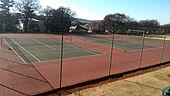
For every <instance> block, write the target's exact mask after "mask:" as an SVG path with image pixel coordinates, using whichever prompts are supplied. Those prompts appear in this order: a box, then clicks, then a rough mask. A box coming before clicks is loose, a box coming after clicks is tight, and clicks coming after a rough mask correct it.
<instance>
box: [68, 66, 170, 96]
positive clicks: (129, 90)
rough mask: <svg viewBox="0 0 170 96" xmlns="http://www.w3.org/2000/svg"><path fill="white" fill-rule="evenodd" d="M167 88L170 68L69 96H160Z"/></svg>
mask: <svg viewBox="0 0 170 96" xmlns="http://www.w3.org/2000/svg"><path fill="white" fill-rule="evenodd" d="M167 86H170V66H169V67H165V68H161V69H159V70H156V71H153V72H149V73H146V74H142V75H138V76H134V77H131V78H126V79H123V80H118V81H115V82H111V83H107V84H103V85H101V86H97V87H93V88H87V89H84V90H81V91H78V92H75V93H72V94H69V95H67V96H160V95H161V89H163V88H165V87H167Z"/></svg>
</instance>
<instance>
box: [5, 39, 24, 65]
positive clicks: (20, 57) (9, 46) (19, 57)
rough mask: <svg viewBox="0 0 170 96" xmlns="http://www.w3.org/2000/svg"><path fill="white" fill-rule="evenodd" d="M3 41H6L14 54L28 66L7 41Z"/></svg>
mask: <svg viewBox="0 0 170 96" xmlns="http://www.w3.org/2000/svg"><path fill="white" fill-rule="evenodd" d="M2 39H3V38H2ZM3 40H4V41H5V43H6V44H7V45H8V46H9V47H10V48H11V49H12V51H14V53H15V54H16V55H17V56H18V57H19V58H20V59H21V60H22V61H23V62H24V63H25V64H27V63H26V61H25V60H24V59H23V58H22V57H21V56H20V55H19V54H18V53H17V52H16V51H15V50H14V49H13V48H12V47H11V45H10V44H8V42H7V41H6V40H5V39H3Z"/></svg>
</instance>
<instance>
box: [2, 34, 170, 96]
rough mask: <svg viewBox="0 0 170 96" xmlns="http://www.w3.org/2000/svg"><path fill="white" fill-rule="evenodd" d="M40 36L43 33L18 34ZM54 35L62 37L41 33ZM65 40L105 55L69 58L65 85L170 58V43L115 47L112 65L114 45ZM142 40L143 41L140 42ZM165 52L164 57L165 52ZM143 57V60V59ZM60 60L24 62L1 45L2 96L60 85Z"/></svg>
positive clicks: (45, 90)
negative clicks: (133, 48) (143, 47)
mask: <svg viewBox="0 0 170 96" xmlns="http://www.w3.org/2000/svg"><path fill="white" fill-rule="evenodd" d="M17 35H18V36H22V35H38V36H39V35H40V34H17ZM41 35H42V36H49V37H52V38H60V36H57V35H48V34H41ZM64 38H67V39H65V42H69V43H72V44H75V45H78V46H82V47H85V48H89V49H93V50H96V51H99V52H102V53H104V54H99V55H94V56H86V57H81V58H68V59H64V61H63V70H62V82H61V84H62V87H66V86H70V85H74V84H78V83H82V82H86V81H90V80H95V79H98V78H102V77H106V76H108V75H109V69H111V72H110V73H111V75H113V74H118V73H122V72H127V71H131V70H135V69H138V68H139V67H141V68H143V67H148V66H152V65H156V64H160V61H161V60H162V62H167V61H169V60H170V54H169V53H170V46H169V45H165V46H164V50H163V47H158V48H154V49H148V50H144V51H143V54H142V55H143V57H142V58H140V56H141V51H127V52H124V50H122V49H119V48H114V49H113V57H112V63H111V68H110V55H111V54H110V50H111V47H110V46H105V45H102V44H98V43H89V42H83V40H79V39H75V38H74V39H73V40H72V42H70V40H69V39H68V38H70V37H69V36H65V37H64ZM139 43H140V42H139ZM162 51H163V52H164V54H163V58H161V54H162V53H161V52H162ZM140 60H141V62H140ZM60 64H61V62H60V60H53V61H47V62H39V63H33V65H28V64H24V63H23V62H22V61H21V59H20V58H19V57H18V56H17V55H16V54H15V53H14V52H13V51H12V50H7V48H4V47H0V95H2V96H23V95H35V94H39V93H44V92H47V91H51V90H54V89H57V88H60Z"/></svg>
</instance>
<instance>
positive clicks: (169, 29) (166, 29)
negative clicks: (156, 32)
mask: <svg viewBox="0 0 170 96" xmlns="http://www.w3.org/2000/svg"><path fill="white" fill-rule="evenodd" d="M161 28H162V29H163V31H164V32H166V33H167V34H170V24H164V25H162V26H161Z"/></svg>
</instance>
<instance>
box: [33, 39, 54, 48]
mask: <svg viewBox="0 0 170 96" xmlns="http://www.w3.org/2000/svg"><path fill="white" fill-rule="evenodd" d="M32 40H33V41H35V42H37V43H40V44H42V45H44V46H47V47H48V48H51V49H53V50H56V49H55V48H53V47H51V46H49V45H47V44H44V43H42V42H40V41H37V40H35V39H32Z"/></svg>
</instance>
